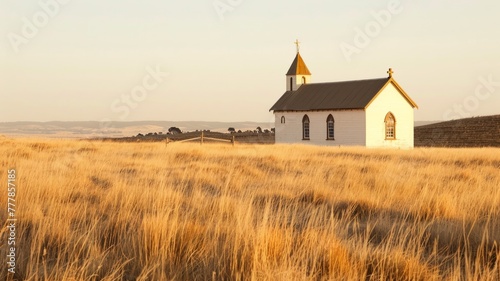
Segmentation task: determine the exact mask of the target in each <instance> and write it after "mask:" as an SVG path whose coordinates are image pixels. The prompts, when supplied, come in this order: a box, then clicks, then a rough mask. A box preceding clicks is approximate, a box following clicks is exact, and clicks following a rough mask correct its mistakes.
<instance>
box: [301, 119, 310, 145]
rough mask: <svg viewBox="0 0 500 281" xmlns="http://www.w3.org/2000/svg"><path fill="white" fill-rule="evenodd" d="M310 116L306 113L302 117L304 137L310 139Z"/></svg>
mask: <svg viewBox="0 0 500 281" xmlns="http://www.w3.org/2000/svg"><path fill="white" fill-rule="evenodd" d="M309 132H310V131H309V117H308V116H307V115H304V118H302V139H304V140H309Z"/></svg>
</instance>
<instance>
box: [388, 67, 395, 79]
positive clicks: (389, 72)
mask: <svg viewBox="0 0 500 281" xmlns="http://www.w3.org/2000/svg"><path fill="white" fill-rule="evenodd" d="M387 73H388V74H389V78H392V74H394V71H392V68H389V71H387Z"/></svg>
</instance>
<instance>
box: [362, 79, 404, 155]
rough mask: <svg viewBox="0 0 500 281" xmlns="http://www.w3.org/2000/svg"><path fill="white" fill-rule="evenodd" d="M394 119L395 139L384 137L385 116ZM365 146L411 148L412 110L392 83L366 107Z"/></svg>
mask: <svg viewBox="0 0 500 281" xmlns="http://www.w3.org/2000/svg"><path fill="white" fill-rule="evenodd" d="M388 112H392V114H394V117H395V119H396V139H395V140H386V139H385V122H384V120H385V116H386V114H387V113H388ZM365 113H366V146H367V147H394V148H413V143H414V139H413V126H414V120H413V119H414V111H413V108H412V106H411V105H410V104H409V103H408V101H407V100H406V99H405V98H404V97H403V96H402V95H401V93H399V91H398V89H397V88H396V87H394V85H392V84H389V85H387V87H386V88H385V89H384V91H383V92H381V93H380V94H379V95H378V96H377V97H376V98H375V100H374V101H373V102H372V103H371V104H370V105H369V106H368V108H367V109H366V112H365Z"/></svg>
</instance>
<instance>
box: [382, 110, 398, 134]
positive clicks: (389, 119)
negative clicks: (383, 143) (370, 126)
mask: <svg viewBox="0 0 500 281" xmlns="http://www.w3.org/2000/svg"><path fill="white" fill-rule="evenodd" d="M385 139H386V140H395V139H396V118H394V115H393V114H392V113H390V112H389V113H387V115H386V116H385Z"/></svg>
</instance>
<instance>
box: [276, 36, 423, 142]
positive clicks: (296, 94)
mask: <svg viewBox="0 0 500 281" xmlns="http://www.w3.org/2000/svg"><path fill="white" fill-rule="evenodd" d="M297 43H298V42H297ZM388 73H389V77H387V78H379V79H368V80H356V81H342V82H332V83H311V72H309V69H308V68H307V66H306V64H305V63H304V60H303V59H302V57H301V55H300V52H299V50H298V48H297V55H296V57H295V59H294V61H293V63H292V65H291V66H290V69H289V70H288V72H287V74H286V92H285V93H284V94H283V95H282V96H281V98H279V100H278V101H277V102H276V103H275V104H274V105H273V107H272V108H271V109H270V111H273V113H274V116H275V138H276V143H304V144H314V145H331V146H365V147H394V148H412V147H413V141H414V139H413V127H414V109H415V108H418V106H417V104H416V103H415V102H414V101H413V100H412V99H411V98H410V97H409V96H408V94H407V93H406V92H405V91H404V90H403V88H401V86H399V84H398V83H397V82H396V80H394V78H393V72H392V69H389V71H388Z"/></svg>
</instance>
